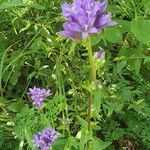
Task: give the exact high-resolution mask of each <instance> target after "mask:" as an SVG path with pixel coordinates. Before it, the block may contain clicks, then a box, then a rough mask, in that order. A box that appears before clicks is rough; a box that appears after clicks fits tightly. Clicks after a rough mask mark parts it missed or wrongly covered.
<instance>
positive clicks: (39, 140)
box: [33, 128, 58, 150]
mask: <svg viewBox="0 0 150 150" xmlns="http://www.w3.org/2000/svg"><path fill="white" fill-rule="evenodd" d="M57 137H58V132H56V131H55V130H54V129H51V128H46V129H45V130H43V131H41V132H38V133H37V134H36V135H34V140H33V143H34V146H35V147H37V148H39V149H41V150H48V149H49V148H50V147H51V145H52V144H53V142H54V141H55V140H56V139H57Z"/></svg>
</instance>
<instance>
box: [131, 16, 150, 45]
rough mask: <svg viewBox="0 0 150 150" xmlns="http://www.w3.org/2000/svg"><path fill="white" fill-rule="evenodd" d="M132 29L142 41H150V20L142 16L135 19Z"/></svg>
mask: <svg viewBox="0 0 150 150" xmlns="http://www.w3.org/2000/svg"><path fill="white" fill-rule="evenodd" d="M130 29H131V32H132V33H133V34H134V36H135V37H136V38H137V39H138V40H139V41H140V42H142V43H144V44H145V43H148V42H149V41H150V20H146V19H144V18H141V17H140V18H136V19H133V20H132V22H131V26H130Z"/></svg>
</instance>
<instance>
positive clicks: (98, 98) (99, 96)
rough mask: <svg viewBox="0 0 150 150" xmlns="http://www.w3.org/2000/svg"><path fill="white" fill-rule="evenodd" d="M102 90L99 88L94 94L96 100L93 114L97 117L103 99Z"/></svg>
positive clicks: (93, 105) (92, 110) (93, 104)
mask: <svg viewBox="0 0 150 150" xmlns="http://www.w3.org/2000/svg"><path fill="white" fill-rule="evenodd" d="M102 94H103V93H102V91H101V90H100V89H99V90H97V91H96V93H95V94H94V100H93V103H92V109H91V116H93V117H94V118H97V117H98V116H99V112H100V107H101V100H102Z"/></svg>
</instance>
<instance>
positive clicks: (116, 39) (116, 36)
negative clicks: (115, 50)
mask: <svg viewBox="0 0 150 150" xmlns="http://www.w3.org/2000/svg"><path fill="white" fill-rule="evenodd" d="M104 38H105V39H106V40H107V41H109V42H111V43H120V42H121V41H122V34H121V32H120V31H119V30H118V29H116V28H107V29H106V30H105V32H104Z"/></svg>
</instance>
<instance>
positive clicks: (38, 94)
mask: <svg viewBox="0 0 150 150" xmlns="http://www.w3.org/2000/svg"><path fill="white" fill-rule="evenodd" d="M29 94H31V99H32V102H33V105H34V106H35V108H37V109H40V108H42V106H43V101H44V100H45V99H46V98H47V97H48V96H50V95H52V93H50V90H46V89H40V88H36V87H35V86H34V87H33V88H29Z"/></svg>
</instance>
